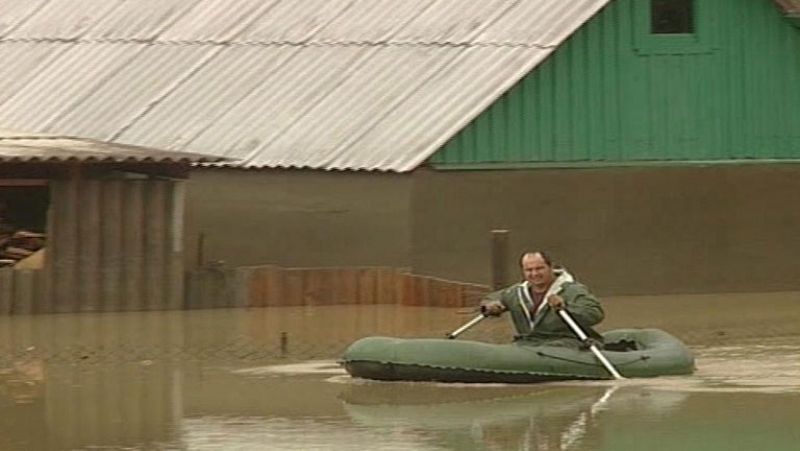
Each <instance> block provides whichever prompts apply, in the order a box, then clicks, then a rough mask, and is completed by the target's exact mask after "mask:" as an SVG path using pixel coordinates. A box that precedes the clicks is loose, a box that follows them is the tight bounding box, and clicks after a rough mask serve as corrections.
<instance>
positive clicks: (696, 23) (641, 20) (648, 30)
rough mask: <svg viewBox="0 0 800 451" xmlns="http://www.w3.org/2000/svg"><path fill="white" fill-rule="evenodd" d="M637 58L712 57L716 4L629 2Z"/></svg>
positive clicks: (706, 0) (702, 0) (712, 0)
mask: <svg viewBox="0 0 800 451" xmlns="http://www.w3.org/2000/svg"><path fill="white" fill-rule="evenodd" d="M631 1H632V2H633V30H634V33H633V46H634V50H635V51H636V54H637V55H639V56H649V55H688V54H698V53H712V52H714V50H715V48H716V43H715V36H716V34H717V31H716V28H717V18H716V13H717V11H716V8H717V5H718V3H717V1H718V0H631Z"/></svg>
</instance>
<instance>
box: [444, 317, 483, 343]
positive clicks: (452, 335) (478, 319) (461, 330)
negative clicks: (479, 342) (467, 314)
mask: <svg viewBox="0 0 800 451" xmlns="http://www.w3.org/2000/svg"><path fill="white" fill-rule="evenodd" d="M485 318H486V315H484V314H483V313H481V314H480V315H478V316H476V317H475V318H472V319H471V320H470V321H469V322H468V323H467V324H464V325H463V326H461V327H459V328H458V329H456V330H454V331H452V332H450V333H449V334H447V338H449V339H451V340H452V339H454V338H456V337H457V336H459V335H461V334H463V333H464V332H465V331H466V330H467V329H469V328H470V327H472V326H474V325H476V324H478V323H479V322H481V321H483V320H484V319H485Z"/></svg>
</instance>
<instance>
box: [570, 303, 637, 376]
mask: <svg viewBox="0 0 800 451" xmlns="http://www.w3.org/2000/svg"><path fill="white" fill-rule="evenodd" d="M557 311H558V314H559V315H560V316H561V319H563V320H564V322H565V323H567V325H568V326H569V328H570V329H572V331H573V332H575V335H577V336H578V338H579V339H580V340H581V341H582V342H583V343H584V344H587V345H589V349H591V351H592V353H594V355H595V356H596V357H597V359H598V360H600V362H601V363H602V364H603V366H604V367H606V369H607V370H608V372H609V373H611V375H612V376H614V379H625V378H624V377H622V375H620V374H619V373H618V372H617V369H616V368H614V365H612V364H611V362H609V361H608V359H607V358H606V356H604V355H603V353H602V352H600V350H599V349H597V345H596V344H594V343H592V342H591V341H590V340H589V337H588V336H587V335H586V333H584V332H583V330H582V329H581V327H580V326H578V323H576V322H575V320H574V319H572V317H571V316H570V315H569V313H567V310H566V309H563V308H560V309H557Z"/></svg>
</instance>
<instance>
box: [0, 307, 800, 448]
mask: <svg viewBox="0 0 800 451" xmlns="http://www.w3.org/2000/svg"><path fill="white" fill-rule="evenodd" d="M603 301H604V306H605V307H606V312H607V319H606V321H605V322H604V324H603V327H602V328H601V329H602V330H608V329H613V328H618V327H659V328H662V329H665V330H667V331H669V332H671V333H673V334H674V335H676V336H678V337H679V338H681V339H682V340H684V341H685V342H686V343H687V344H688V345H689V346H690V348H691V349H692V350H693V351H694V353H695V356H696V359H697V372H696V373H695V374H694V375H692V376H687V377H665V378H654V379H639V380H625V381H621V382H610V381H609V382H606V381H597V382H572V383H549V384H539V385H503V384H479V385H472V384H449V385H448V384H435V383H387V382H371V381H364V380H357V379H352V378H350V377H349V376H347V375H346V373H344V372H343V371H342V369H341V368H340V367H339V366H338V365H337V364H336V359H337V358H338V357H339V356H340V355H341V352H342V351H343V350H344V348H345V347H346V346H347V345H348V344H349V343H351V342H352V341H353V340H355V339H357V338H360V337H362V336H367V335H393V336H428V337H435V336H444V334H445V333H447V332H449V331H451V330H453V329H455V328H457V327H458V326H460V325H461V324H463V323H465V322H466V321H468V320H469V319H470V318H472V316H473V315H474V314H475V313H474V312H470V311H465V310H458V309H441V308H426V307H400V306H324V307H303V308H293V307H283V308H266V309H250V310H244V309H239V310H204V311H188V312H141V313H139V312H137V313H118V314H117V313H114V314H81V315H46V316H19V317H5V318H0V450H84V449H85V450H96V449H103V450H132V449H133V450H150V449H176V450H219V449H225V450H228V449H233V450H328V449H331V450H333V449H336V450H359V451H363V450H615V451H626V450H631V451H633V450H643V449H646V450H763V451H781V450H792V451H795V450H798V449H800V428H798V425H799V424H800V293H762V294H749V295H741V294H739V295H703V296H653V297H629V298H628V297H626V298H608V299H604V300H603ZM509 337H510V326H509V323H508V322H507V321H506V320H505V319H496V320H487V321H484V322H483V323H481V324H479V325H477V326H475V327H474V328H473V329H471V330H469V331H468V332H467V333H465V334H464V335H463V336H462V337H460V338H459V339H477V340H486V341H492V342H503V341H507V340H508V338H509Z"/></svg>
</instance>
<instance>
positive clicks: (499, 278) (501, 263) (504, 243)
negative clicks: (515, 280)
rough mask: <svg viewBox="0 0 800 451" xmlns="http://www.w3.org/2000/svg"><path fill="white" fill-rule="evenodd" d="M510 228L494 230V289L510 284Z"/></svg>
mask: <svg viewBox="0 0 800 451" xmlns="http://www.w3.org/2000/svg"><path fill="white" fill-rule="evenodd" d="M508 234H509V233H508V230H492V290H499V289H501V288H503V287H505V286H507V285H508V284H509V277H508Z"/></svg>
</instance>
